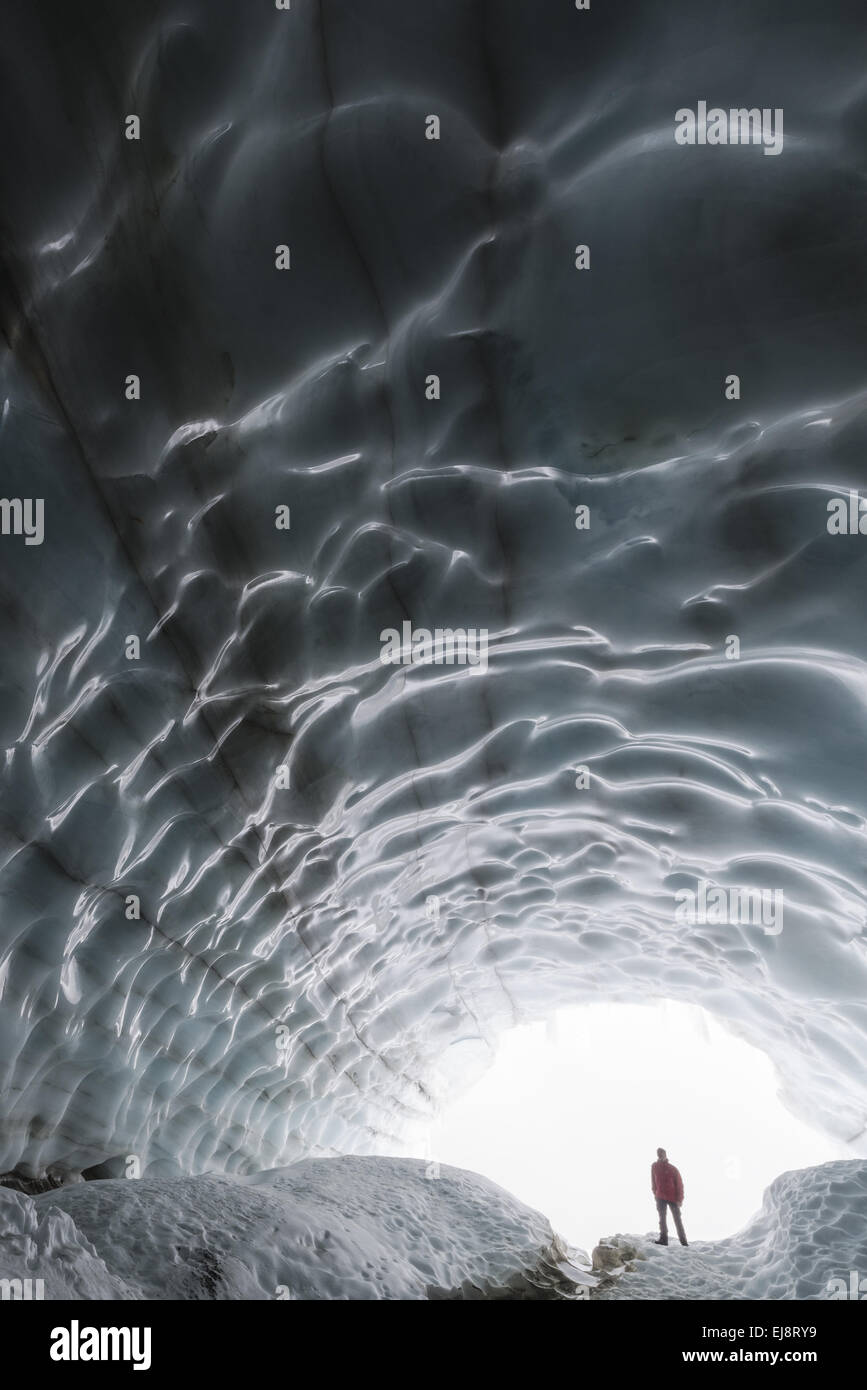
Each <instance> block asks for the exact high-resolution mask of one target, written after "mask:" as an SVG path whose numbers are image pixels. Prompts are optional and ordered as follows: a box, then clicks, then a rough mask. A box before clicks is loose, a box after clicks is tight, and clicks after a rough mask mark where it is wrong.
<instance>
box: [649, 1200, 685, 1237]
mask: <svg viewBox="0 0 867 1390" xmlns="http://www.w3.org/2000/svg"><path fill="white" fill-rule="evenodd" d="M666 1207H671V1214H672V1216H673V1217H674V1226H675V1230H676V1231H677V1234H678V1236H679V1237H680V1243H681V1245H686V1244H687V1239H686V1231H685V1230H684V1229H683V1222H682V1221H681V1219H680V1203H679V1202H666V1200H665V1198H664V1197H657V1199H656V1210H657V1211H658V1212H659V1239H660V1240H661V1241H662V1243H663V1245H667V1244H668V1226H667V1225H666V1221H665V1209H666Z"/></svg>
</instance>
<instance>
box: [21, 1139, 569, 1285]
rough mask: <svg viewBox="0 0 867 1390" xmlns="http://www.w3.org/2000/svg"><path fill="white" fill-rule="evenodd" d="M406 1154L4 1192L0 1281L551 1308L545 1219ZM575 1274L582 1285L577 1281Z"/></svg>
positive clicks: (563, 1274)
mask: <svg viewBox="0 0 867 1390" xmlns="http://www.w3.org/2000/svg"><path fill="white" fill-rule="evenodd" d="M432 1171H435V1170H431V1169H429V1167H428V1165H427V1164H425V1163H423V1162H421V1161H419V1160H416V1159H392V1158H354V1157H347V1158H334V1159H309V1160H305V1161H303V1162H301V1163H297V1164H294V1165H293V1166H292V1167H290V1168H286V1169H275V1170H273V1171H271V1172H268V1173H259V1174H256V1175H255V1176H254V1177H252V1178H232V1177H225V1176H204V1177H197V1178H176V1179H171V1178H156V1179H151V1180H148V1179H147V1178H142V1179H140V1180H138V1181H127V1180H125V1179H115V1180H111V1181H105V1182H87V1183H84V1182H83V1183H79V1184H76V1185H72V1186H68V1187H63V1188H59V1189H56V1190H55V1191H52V1192H46V1193H43V1194H41V1195H40V1196H37V1197H35V1198H33V1197H28V1196H26V1195H25V1194H23V1193H20V1192H15V1191H12V1190H11V1189H8V1188H0V1247H2V1251H3V1255H2V1259H3V1264H4V1267H3V1268H2V1269H0V1276H5V1277H7V1278H22V1279H23V1278H30V1279H37V1278H41V1279H44V1281H45V1297H46V1298H53V1299H61V1298H85V1299H87V1298H123V1299H126V1298H132V1299H139V1298H143V1299H212V1298H216V1299H274V1298H298V1299H428V1298H430V1299H436V1298H459V1299H461V1298H467V1299H479V1298H496V1297H504V1296H512V1297H519V1298H521V1297H531V1298H545V1297H549V1298H556V1297H559V1296H564V1295H565V1293H566V1292H567V1290H569V1289H571V1288H572V1286H573V1285H572V1281H571V1279H569V1278H568V1277H567V1275H568V1270H567V1268H566V1267H565V1265H564V1267H563V1268H562V1270H561V1268H560V1266H559V1265H558V1261H563V1260H564V1258H565V1255H566V1250H565V1247H564V1246H562V1245H561V1244H560V1243H559V1241H558V1240H557V1239H556V1238H555V1236H554V1233H553V1231H552V1230H551V1227H550V1225H549V1223H548V1222H547V1221H546V1219H545V1218H544V1217H543V1216H541V1215H540V1214H539V1213H538V1212H535V1211H532V1210H531V1209H530V1208H529V1207H526V1206H524V1205H523V1203H521V1202H519V1201H518V1200H517V1199H516V1198H514V1197H512V1196H510V1194H509V1193H508V1192H505V1191H503V1189H502V1188H500V1187H497V1186H496V1185H495V1184H494V1183H492V1182H489V1181H488V1180H487V1179H486V1178H482V1177H479V1176H478V1175H477V1174H475V1173H466V1172H463V1171H462V1170H460V1169H457V1168H448V1167H442V1168H441V1169H440V1170H439V1176H436V1177H434V1176H427V1174H428V1173H429V1172H432ZM573 1277H575V1278H578V1277H580V1275H579V1272H578V1271H577V1270H576V1271H574V1272H573Z"/></svg>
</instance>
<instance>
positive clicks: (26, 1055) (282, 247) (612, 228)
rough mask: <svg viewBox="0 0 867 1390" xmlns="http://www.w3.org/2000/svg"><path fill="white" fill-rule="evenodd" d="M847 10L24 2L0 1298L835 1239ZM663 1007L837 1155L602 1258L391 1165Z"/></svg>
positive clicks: (845, 591)
mask: <svg viewBox="0 0 867 1390" xmlns="http://www.w3.org/2000/svg"><path fill="white" fill-rule="evenodd" d="M857 26H858V21H857V7H856V6H855V5H854V4H849V3H846V2H845V0H826V3H825V4H823V5H822V6H815V5H814V4H812V3H808V0H785V3H784V0H729V3H727V4H726V5H724V6H717V5H711V4H709V3H701V4H696V3H695V0H641V2H640V3H638V0H636V2H635V3H631V2H630V3H625V4H624V3H621V4H618V5H613V4H605V3H603V0H599V3H597V0H593V4H592V7H591V6H590V5H589V4H588V5H587V6H575V5H572V4H571V3H567V0H543V3H535V0H497V3H496V4H491V3H475V2H473V3H464V2H463V0H435V2H434V3H431V2H430V0H428V2H426V3H424V4H422V3H418V4H400V3H399V0H321V3H313V0H309V2H308V0H298V2H297V3H293V4H291V6H290V5H286V6H283V5H275V4H272V3H270V0H269V2H268V3H266V2H265V0H259V3H256V4H243V5H238V4H235V3H232V0H153V3H150V4H147V5H137V4H132V3H121V2H120V0H87V2H86V3H84V4H82V5H64V4H56V3H52V0H36V3H24V0H12V2H11V3H10V5H9V6H8V7H7V18H6V21H5V24H4V43H3V54H2V58H0V62H2V70H3V78H2V82H0V106H2V111H3V128H4V130H5V132H6V140H5V141H4V146H5V148H4V155H3V159H2V161H0V166H2V173H0V179H2V190H0V193H2V196H0V206H2V216H0V281H2V283H0V327H2V337H0V376H2V384H0V400H2V410H0V459H2V470H3V472H2V491H3V494H4V496H3V499H2V502H0V530H2V534H0V649H2V653H3V661H2V668H3V678H2V698H0V721H2V750H3V789H2V816H0V895H2V912H0V1043H2V1046H0V1173H2V1175H3V1176H2V1183H0V1239H2V1247H0V1248H2V1261H0V1281H2V1283H3V1287H4V1294H3V1296H4V1297H6V1296H8V1288H7V1286H9V1285H10V1281H12V1282H13V1284H14V1281H15V1280H19V1281H28V1280H29V1281H32V1282H31V1284H30V1286H29V1288H30V1289H32V1288H34V1287H35V1281H41V1284H40V1292H41V1294H42V1295H43V1296H44V1297H45V1298H46V1299H49V1300H50V1299H82V1300H87V1299H94V1300H95V1299H153V1300H159V1299H197V1300H205V1299H217V1300H231V1299H283V1298H285V1299H308V1300H310V1299H474V1298H480V1299H481V1298H516V1299H519V1298H550V1299H560V1298H562V1299H573V1298H574V1299H585V1300H586V1299H587V1298H589V1299H590V1300H593V1299H598V1300H612V1299H628V1298H657V1299H666V1298H671V1299H674V1298H686V1299H738V1298H753V1297H764V1298H774V1299H811V1300H824V1299H832V1298H836V1297H844V1296H850V1295H849V1294H848V1293H847V1294H843V1293H840V1288H841V1287H844V1286H845V1288H846V1289H848V1288H849V1284H848V1282H847V1281H849V1280H850V1276H851V1272H853V1271H854V1272H856V1275H857V1271H859V1270H860V1272H861V1277H863V1276H867V1068H865V1058H867V890H865V873H864V871H865V867H867V778H865V767H867V717H865V716H867V629H865V624H864V592H865V583H867V558H865V549H864V547H865V545H867V541H865V539H864V537H863V535H862V534H860V531H859V525H858V524H857V517H858V516H859V515H860V510H861V508H860V498H861V490H863V491H864V496H865V497H867V454H865V438H867V385H865V383H867V333H865V325H867V312H865V309H867V273H865V260H864V241H863V228H864V224H865V215H867V183H865V179H864V154H863V152H864V140H865V137H867V83H865V78H864V70H863V56H862V52H863V45H862V43H861V41H860V38H859V40H858V42H854V41H853V40H854V38H855V36H856V34H857V33H858V27H857ZM862 31H863V21H862ZM700 103H705V104H706V105H705V109H707V108H708V107H714V106H716V105H719V106H720V107H721V108H724V109H725V110H728V109H729V108H733V109H734V108H749V109H753V108H755V109H756V110H757V111H764V110H773V111H774V112H777V111H779V112H780V113H782V112H785V123H784V124H783V123H782V121H780V122H779V123H778V124H779V130H778V132H777V138H778V141H779V144H780V148H779V149H775V150H774V151H773V153H774V154H775V156H776V157H774V158H772V159H768V158H765V157H764V154H765V153H767V151H766V150H765V151H763V150H762V148H761V147H760V146H756V145H755V144H749V143H747V142H742V143H741V144H737V143H734V142H733V141H730V142H729V143H728V144H720V143H718V144H717V145H714V144H713V143H704V144H703V143H702V142H701V141H699V142H698V143H695V144H692V145H690V144H685V143H682V142H681V141H679V140H678V139H676V130H677V125H676V120H675V116H676V113H677V112H679V111H682V110H683V109H684V108H689V109H690V110H692V109H693V108H698V106H699V104H700ZM432 117H435V118H436V119H435V120H432V119H431V118H432ZM840 499H846V501H845V507H847V508H848V507H849V506H850V505H854V507H855V513H854V514H855V517H856V524H855V526H854V527H852V526H846V527H842V526H838V527H835V528H832V526H831V525H829V513H831V514H832V517H833V516H834V515H836V514H837V511H839V508H840V506H843V505H844V504H843V503H841V502H840ZM852 499H854V503H853V502H852ZM835 509H836V511H835ZM847 514H848V512H847ZM419 632H422V633H425V634H428V637H427V645H426V646H425V648H424V650H423V651H420V650H419V648H418V646H417V645H416V638H415V636H414V634H418V633H419ZM386 634H388V636H386ZM404 634H409V636H408V637H407V638H406V639H405V637H404ZM430 634H434V636H433V637H431V636H430ZM437 634H439V635H437ZM442 634H445V636H444V637H443V636H442ZM460 634H463V637H461V636H460ZM470 634H471V636H470ZM385 643H388V644H390V646H389V649H388V651H386V648H385V646H384V644H385ZM395 643H397V645H396V646H395ZM467 644H470V647H471V648H472V649H471V650H470V649H469V648H468V645H467ZM480 644H481V645H480ZM482 648H483V657H484V659H483V660H482ZM444 652H446V653H447V654H446V655H444V654H443V653H444ZM744 903H754V904H757V905H758V906H757V908H756V910H755V911H745V910H743V906H744ZM690 904H692V907H691V906H690ZM709 904H710V906H709ZM684 905H686V906H684ZM766 908H767V910H765V909H766ZM655 1000H667V1001H671V1002H672V1003H673V1004H688V1005H691V1006H700V1007H701V1008H702V1009H704V1010H705V1011H706V1012H707V1014H708V1015H709V1016H710V1017H711V1018H712V1019H714V1020H716V1021H718V1022H719V1023H720V1024H721V1025H723V1026H724V1027H725V1028H727V1029H728V1030H730V1031H731V1032H732V1033H733V1035H734V1036H736V1037H737V1038H738V1039H741V1040H743V1041H744V1042H745V1043H747V1044H749V1045H751V1046H753V1047H756V1048H758V1049H759V1050H760V1051H761V1053H762V1054H763V1056H765V1057H766V1058H768V1059H769V1061H770V1063H771V1064H772V1065H773V1067H774V1068H775V1070H776V1075H777V1077H778V1080H779V1090H780V1095H781V1098H782V1101H783V1103H784V1104H785V1106H786V1107H787V1108H788V1110H790V1111H791V1112H792V1113H793V1114H794V1115H795V1116H797V1117H798V1118H799V1119H800V1120H801V1121H803V1122H804V1123H805V1124H807V1125H809V1126H810V1127H811V1128H812V1129H813V1130H814V1131H815V1132H816V1133H819V1134H822V1135H826V1136H828V1137H829V1139H831V1140H833V1142H834V1143H835V1144H837V1145H840V1146H843V1148H842V1151H843V1152H845V1154H846V1157H845V1158H842V1159H839V1160H837V1161H834V1162H831V1163H827V1164H821V1165H816V1166H813V1167H809V1168H804V1169H795V1170H792V1171H788V1172H785V1173H782V1174H780V1175H778V1176H777V1178H776V1180H775V1181H774V1182H773V1183H772V1184H771V1185H770V1187H769V1188H768V1190H767V1192H766V1194H765V1196H764V1200H763V1202H761V1207H760V1210H759V1211H758V1212H757V1214H756V1215H755V1217H754V1218H753V1219H752V1221H751V1222H750V1223H749V1224H747V1225H746V1226H745V1227H744V1228H743V1229H742V1230H741V1231H740V1232H733V1233H731V1235H730V1236H728V1237H726V1238H725V1239H723V1240H721V1241H718V1242H707V1243H705V1244H704V1245H703V1244H702V1243H701V1242H696V1243H695V1245H694V1246H691V1248H690V1249H689V1250H679V1249H672V1250H670V1251H665V1252H660V1251H656V1250H653V1249H652V1248H650V1245H649V1243H648V1239H649V1238H648V1237H647V1231H641V1232H638V1233H634V1232H633V1233H629V1232H625V1233H624V1232H615V1231H609V1230H604V1229H600V1230H599V1231H598V1237H599V1241H600V1245H599V1250H598V1251H596V1252H595V1254H592V1253H591V1252H590V1251H589V1250H588V1251H586V1252H583V1251H576V1250H575V1249H573V1248H572V1247H571V1246H569V1245H568V1243H567V1242H566V1241H564V1240H563V1239H562V1237H561V1235H560V1233H558V1232H557V1231H555V1230H554V1228H553V1227H552V1225H551V1223H550V1221H549V1220H548V1216H547V1214H546V1213H545V1212H544V1211H537V1210H536V1209H534V1208H530V1207H528V1206H527V1205H526V1204H525V1203H523V1202H522V1201H521V1200H520V1199H519V1198H518V1197H516V1196H513V1195H512V1194H510V1193H509V1192H506V1191H504V1190H503V1189H502V1188H501V1187H499V1186H498V1185H497V1184H496V1183H494V1182H492V1181H491V1180H490V1178H489V1177H488V1176H487V1175H486V1174H483V1173H474V1172H468V1171H465V1170H462V1169H458V1168H454V1167H451V1166H450V1165H448V1164H445V1165H442V1166H439V1165H435V1171H430V1165H429V1164H427V1163H426V1162H425V1161H424V1159H422V1158H418V1157H413V1156H412V1154H413V1142H414V1137H417V1135H418V1134H419V1132H421V1131H423V1130H424V1127H425V1126H426V1125H428V1124H429V1123H430V1121H431V1117H432V1115H434V1114H435V1113H436V1111H437V1108H438V1107H441V1106H442V1105H443V1104H447V1103H448V1099H449V1095H450V1094H452V1093H453V1094H455V1095H458V1094H459V1093H460V1092H461V1090H462V1088H464V1087H466V1085H468V1084H469V1082H470V1080H472V1079H475V1078H477V1077H478V1076H479V1075H480V1074H481V1073H482V1071H483V1070H484V1068H485V1067H486V1066H488V1065H490V1063H491V1060H492V1058H493V1057H494V1056H495V1054H496V1049H497V1040H498V1038H500V1037H501V1036H502V1035H503V1034H504V1033H505V1032H506V1031H508V1030H509V1029H513V1028H515V1027H518V1026H521V1025H525V1024H528V1023H533V1022H536V1021H544V1020H545V1019H547V1018H549V1017H551V1016H552V1014H554V1013H555V1012H556V1011H557V1010H558V1009H562V1008H564V1007H567V1006H568V1007H576V1006H581V1005H592V1004H597V1003H599V1002H600V1001H606V1002H608V1003H611V1004H618V1005H621V1004H622V1005H632V1004H638V1003H647V1002H649V1001H655ZM597 1142H598V1136H597ZM641 1161H642V1165H643V1163H644V1157H643V1155H642V1160H641ZM648 1161H649V1159H648ZM600 1162H604V1145H603V1151H602V1153H601V1155H600ZM653 1220H654V1213H653V1210H652V1208H649V1210H648V1216H647V1229H648V1230H650V1228H651V1227H652V1225H653ZM642 1241H644V1242H645V1244H644V1245H642V1244H641V1242H642ZM663 1255H665V1257H666V1259H667V1261H668V1263H667V1264H666V1263H665V1261H664V1260H663V1258H662V1257H663ZM673 1271H676V1273H674V1272H673ZM840 1280H842V1281H843V1283H842V1284H840V1283H839V1282H836V1281H840ZM675 1283H676V1287H675ZM21 1286H22V1287H23V1282H22V1285H21ZM13 1296H15V1293H14V1288H13ZM19 1296H20V1295H19ZM25 1296H26V1295H25ZM30 1296H33V1297H35V1296H36V1295H32V1294H31V1295H30ZM854 1296H855V1297H867V1280H865V1283H864V1287H863V1288H862V1289H861V1293H860V1294H858V1293H856V1294H855V1295H854Z"/></svg>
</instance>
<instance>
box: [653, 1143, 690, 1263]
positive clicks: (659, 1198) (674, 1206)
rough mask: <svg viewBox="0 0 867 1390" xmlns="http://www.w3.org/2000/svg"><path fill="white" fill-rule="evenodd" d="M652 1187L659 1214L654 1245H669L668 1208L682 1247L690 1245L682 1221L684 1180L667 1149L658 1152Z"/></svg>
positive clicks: (654, 1165)
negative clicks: (681, 1207)
mask: <svg viewBox="0 0 867 1390" xmlns="http://www.w3.org/2000/svg"><path fill="white" fill-rule="evenodd" d="M650 1186H651V1190H652V1192H653V1195H654V1197H655V1198H656V1210H657V1211H658V1212H659V1240H656V1241H654V1242H653V1243H654V1245H667V1244H668V1226H667V1224H666V1219H665V1218H666V1211H667V1208H668V1207H671V1214H672V1216H673V1217H674V1225H675V1228H676V1230H677V1234H678V1235H679V1236H680V1243H681V1245H688V1244H689V1241H688V1240H687V1238H686V1231H685V1230H684V1229H683V1222H682V1221H681V1219H680V1204H681V1202H682V1201H683V1178H682V1177H681V1176H680V1173H679V1172H678V1171H677V1169H676V1168H675V1166H674V1164H673V1163H669V1161H668V1155H667V1154H666V1152H665V1149H657V1150H656V1162H655V1163H654V1164H653V1165H652V1166H651V1169H650Z"/></svg>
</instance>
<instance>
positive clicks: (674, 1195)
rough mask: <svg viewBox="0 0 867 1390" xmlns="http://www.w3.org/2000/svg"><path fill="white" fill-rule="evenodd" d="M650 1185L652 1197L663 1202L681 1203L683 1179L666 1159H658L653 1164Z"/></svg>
mask: <svg viewBox="0 0 867 1390" xmlns="http://www.w3.org/2000/svg"><path fill="white" fill-rule="evenodd" d="M650 1185H651V1187H652V1188H653V1195H654V1197H659V1198H661V1199H662V1200H663V1201H664V1202H677V1203H678V1205H679V1204H680V1203H681V1202H682V1201H683V1178H682V1177H681V1176H680V1173H679V1172H678V1171H677V1169H676V1168H675V1166H674V1164H673V1163H669V1161H668V1159H667V1158H658V1159H657V1160H656V1162H655V1163H654V1164H653V1166H652V1168H651V1169H650Z"/></svg>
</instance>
